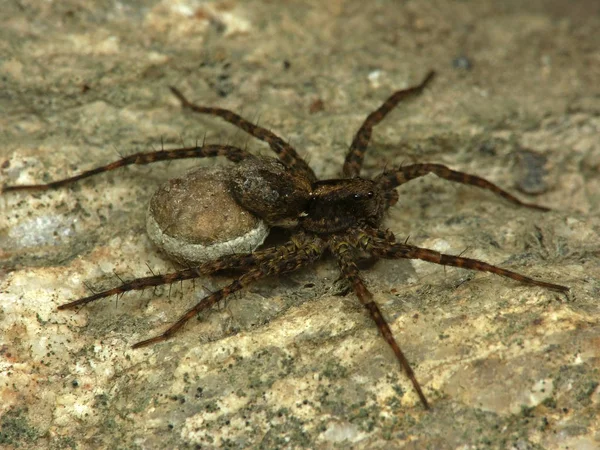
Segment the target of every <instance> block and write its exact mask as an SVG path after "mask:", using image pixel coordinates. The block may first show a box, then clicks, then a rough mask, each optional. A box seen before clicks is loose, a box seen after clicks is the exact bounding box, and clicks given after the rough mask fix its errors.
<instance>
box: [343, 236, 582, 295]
mask: <svg viewBox="0 0 600 450" xmlns="http://www.w3.org/2000/svg"><path fill="white" fill-rule="evenodd" d="M367 231H368V233H369V234H370V235H371V236H370V237H367V236H365V235H364V233H363V234H358V235H357V237H355V239H358V240H359V241H360V243H361V247H362V248H363V249H364V250H366V251H368V252H370V253H371V254H373V255H374V256H378V257H380V258H384V259H399V258H405V259H421V260H423V261H428V262H432V263H434V264H440V265H442V266H453V267H460V268H463V269H469V270H476V271H479V272H490V273H493V274H496V275H500V276H502V277H506V278H510V279H512V280H516V281H520V282H521V283H524V284H530V285H533V286H540V287H543V288H546V289H551V290H553V291H558V292H563V293H566V292H568V291H569V290H570V289H569V288H568V287H567V286H562V285H560V284H554V283H549V282H547V281H541V280H536V279H534V278H530V277H527V276H525V275H523V274H520V273H518V272H513V271H512V270H507V269H503V268H501V267H498V266H494V265H492V264H488V263H486V262H483V261H479V260H478V259H471V258H464V257H461V256H453V255H447V254H444V253H439V252H436V251H435V250H430V249H427V248H422V247H416V246H414V245H410V244H406V243H405V244H402V243H398V242H395V241H391V240H390V239H389V238H386V236H385V234H384V232H382V231H381V230H372V229H371V230H367ZM365 238H366V239H365Z"/></svg>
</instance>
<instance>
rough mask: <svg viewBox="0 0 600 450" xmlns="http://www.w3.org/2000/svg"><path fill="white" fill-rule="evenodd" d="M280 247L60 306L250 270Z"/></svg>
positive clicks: (142, 280) (219, 260) (138, 281)
mask: <svg viewBox="0 0 600 450" xmlns="http://www.w3.org/2000/svg"><path fill="white" fill-rule="evenodd" d="M277 254H278V247H271V248H266V249H264V250H259V251H256V252H254V253H241V254H240V253H238V254H232V255H223V256H221V257H219V258H217V259H216V260H214V261H207V262H205V263H203V264H200V265H199V266H196V267H188V268H186V269H182V270H178V271H176V272H171V273H167V274H164V275H152V276H150V277H141V278H136V279H134V280H131V281H126V282H123V283H122V284H121V285H120V286H116V287H114V288H112V289H108V290H106V291H102V292H94V291H93V290H92V289H89V288H88V289H89V290H90V291H92V295H89V296H87V297H82V298H80V299H77V300H74V301H72V302H69V303H65V304H63V305H60V306H59V307H58V309H59V310H64V309H74V308H77V307H80V306H84V305H87V304H88V303H92V302H94V301H96V300H99V299H101V298H106V297H110V296H113V295H121V294H124V293H125V292H129V291H139V290H144V289H146V288H149V287H155V286H162V285H164V284H173V283H175V282H177V281H184V280H192V279H195V278H198V277H200V276H201V275H210V274H213V273H216V272H220V271H224V270H250V269H253V268H255V267H256V265H257V264H258V263H259V262H260V261H268V260H271V259H273V258H276V257H277Z"/></svg>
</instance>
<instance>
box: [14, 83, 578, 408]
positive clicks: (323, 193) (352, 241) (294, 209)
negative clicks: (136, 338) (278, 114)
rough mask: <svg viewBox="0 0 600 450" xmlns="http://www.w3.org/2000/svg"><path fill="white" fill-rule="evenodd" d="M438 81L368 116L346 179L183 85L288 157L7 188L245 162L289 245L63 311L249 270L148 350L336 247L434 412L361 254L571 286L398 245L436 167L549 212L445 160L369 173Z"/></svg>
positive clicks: (234, 183)
mask: <svg viewBox="0 0 600 450" xmlns="http://www.w3.org/2000/svg"><path fill="white" fill-rule="evenodd" d="M433 77H434V72H433V71H432V72H429V73H428V74H427V76H426V77H425V78H424V80H423V81H422V82H421V83H420V84H419V85H417V86H413V87H411V88H408V89H404V90H400V91H397V92H395V93H393V94H392V95H391V96H390V97H389V98H388V99H387V100H386V101H385V102H384V103H383V104H382V105H381V106H380V107H379V108H378V109H376V110H375V111H373V112H372V113H371V114H369V115H368V116H367V118H366V119H365V121H364V122H363V124H362V126H361V127H360V128H359V130H358V131H357V133H356V135H355V137H354V140H353V141H352V144H351V145H350V149H349V151H348V154H347V155H346V159H345V162H344V166H343V175H344V176H343V178H340V179H330V180H318V179H317V177H316V175H315V174H314V172H313V171H312V169H311V168H310V167H309V166H308V164H307V163H306V162H305V161H304V160H303V159H302V158H301V157H300V156H299V155H298V153H297V152H296V150H294V149H293V148H292V147H291V146H290V145H289V144H288V143H286V142H285V141H283V140H282V139H281V138H279V137H278V136H276V135H275V134H274V133H272V132H271V131H269V130H267V129H265V128H262V127H259V126H257V125H254V124H252V123H250V122H248V121H247V120H245V119H244V118H242V117H240V116H239V115H237V114H235V113H233V112H231V111H228V110H226V109H221V108H211V107H204V106H197V105H195V104H193V103H190V102H189V101H188V100H187V99H186V98H185V97H184V96H183V95H182V94H181V93H180V92H179V91H178V90H177V89H175V88H171V90H172V92H173V94H175V96H176V97H177V98H178V99H179V100H180V102H181V104H182V106H183V108H185V109H188V110H190V111H193V112H197V113H203V114H210V115H213V116H218V117H221V118H223V119H225V120H226V121H228V122H229V123H231V124H233V125H235V126H237V127H239V128H241V129H242V130H244V131H246V132H247V133H249V134H250V135H252V136H254V137H255V138H257V139H260V140H261V141H264V142H266V143H267V144H268V145H269V146H270V147H271V149H272V150H273V151H274V152H275V153H276V154H277V156H278V159H274V158H265V157H257V156H253V155H251V154H250V153H248V152H246V151H245V150H242V149H240V148H237V147H234V146H230V145H201V146H198V145H196V146H194V147H188V148H179V149H174V150H160V151H155V152H151V153H137V154H133V155H130V156H127V157H124V158H122V159H120V160H118V161H115V162H113V163H111V164H108V165H105V166H102V167H97V168H95V169H92V170H88V171H86V172H83V173H81V174H79V175H76V176H73V177H71V178H66V179H63V180H60V181H55V182H52V183H48V184H37V185H22V186H4V188H3V192H9V191H36V190H48V189H53V188H58V187H61V186H65V185H68V184H70V183H73V182H75V181H77V180H80V179H83V178H87V177H90V176H92V175H95V174H98V173H102V172H106V171H110V170H114V169H117V168H119V167H123V166H127V165H131V164H150V163H153V162H156V161H164V160H171V159H182V158H204V157H212V156H224V157H226V158H227V159H229V160H231V161H233V162H234V163H237V165H236V166H234V169H232V172H231V177H230V181H229V190H230V194H231V196H232V197H233V198H234V200H235V201H236V202H237V203H238V204H239V205H240V206H241V207H242V208H244V209H245V210H247V211H250V212H251V213H252V214H254V215H255V216H257V217H259V218H261V219H263V220H264V221H265V222H266V223H267V224H268V225H269V226H271V227H277V226H281V227H286V228H289V229H290V238H289V240H288V241H287V242H286V243H284V244H282V245H279V246H275V247H268V248H259V249H258V250H255V251H254V252H249V253H244V254H228V255H223V256H220V257H218V258H216V259H215V260H212V261H208V262H204V263H200V264H197V265H195V266H193V267H189V268H185V269H182V270H178V271H175V272H173V273H168V274H165V275H153V276H149V277H144V278H137V279H134V280H132V281H128V282H124V283H123V284H121V285H120V286H117V287H115V288H113V289H109V290H106V291H104V292H98V293H94V294H92V295H90V296H88V297H84V298H80V299H78V300H75V301H72V302H69V303H66V304H64V305H61V306H59V308H58V309H60V310H64V309H73V308H76V307H79V306H82V305H86V304H88V303H90V302H93V301H95V300H98V299H100V298H104V297H109V296H112V295H119V294H123V293H124V292H127V291H133V290H142V289H146V288H148V287H152V286H159V285H164V284H169V283H174V282H176V281H182V280H189V279H195V278H198V277H200V276H202V275H207V274H215V273H217V272H222V271H232V270H233V271H238V272H240V273H241V275H240V276H239V277H238V278H236V279H234V280H233V281H232V282H231V283H230V284H228V285H227V286H225V287H223V288H222V289H220V290H218V291H216V292H213V293H212V294H210V295H208V296H206V297H205V298H203V299H202V300H201V301H200V302H199V303H198V304H196V305H195V306H194V307H193V308H191V309H189V310H188V311H187V312H186V313H185V314H184V315H183V316H181V317H180V318H179V319H178V320H177V321H176V322H175V323H174V324H172V325H171V326H170V327H169V328H167V330H166V331H164V332H163V333H162V334H160V335H158V336H156V337H153V338H150V339H146V340H144V341H141V342H138V343H136V344H134V345H133V347H134V348H139V347H144V346H147V345H150V344H154V343H157V342H160V341H164V340H166V339H168V338H170V337H171V336H173V335H174V334H175V333H176V332H177V331H178V330H179V329H180V328H182V327H183V326H184V324H185V323H186V322H187V321H188V320H190V319H191V318H193V317H194V316H196V315H197V314H198V313H199V312H201V311H203V310H205V309H207V308H210V307H211V306H213V305H215V304H216V303H217V302H219V301H221V300H223V299H224V298H225V297H227V296H229V295H230V294H232V293H234V292H236V291H239V290H240V289H243V288H244V287H246V286H248V285H249V284H251V283H254V282H256V281H258V280H260V279H262V278H265V277H267V276H272V275H279V274H282V273H285V272H291V271H293V270H296V269H299V268H301V267H304V266H307V265H309V264H311V263H313V262H315V261H317V260H318V259H319V258H321V257H322V256H323V255H324V254H325V253H329V254H331V255H332V256H333V257H334V258H335V260H336V261H337V263H338V265H339V268H340V271H341V275H342V277H343V278H344V279H346V280H347V281H348V282H349V284H350V286H351V287H352V290H353V291H354V293H355V294H356V296H357V297H358V299H359V300H360V301H361V303H362V304H363V305H364V306H365V308H366V309H367V311H368V312H369V314H370V316H371V318H372V319H373V321H374V322H375V323H376V324H377V327H378V328H379V330H380V332H381V334H382V335H383V337H384V339H385V340H386V342H387V343H388V344H389V346H390V347H391V348H392V350H393V351H394V353H395V355H396V358H397V359H398V361H399V363H400V365H401V366H402V368H403V369H404V371H405V372H406V374H407V376H408V378H409V379H410V381H411V382H412V385H413V386H414V389H415V391H416V392H417V394H418V396H419V399H420V401H421V403H422V404H423V406H424V407H425V408H429V404H428V402H427V399H426V397H425V395H424V394H423V391H422V389H421V386H420V384H419V382H418V381H417V379H416V377H415V374H414V372H413V370H412V369H411V367H410V365H409V363H408V360H407V359H406V357H405V356H404V354H403V353H402V350H400V347H399V345H398V343H397V342H396V340H395V339H394V336H393V334H392V331H391V329H390V327H389V325H388V324H387V322H386V320H385V319H384V318H383V316H382V314H381V311H380V310H379V307H378V306H377V304H376V303H375V302H374V301H373V295H372V294H371V292H370V291H369V290H368V289H367V286H366V285H365V282H364V281H363V278H362V277H361V275H360V269H359V265H358V262H359V261H360V260H363V259H365V258H372V259H398V258H406V259H421V260H424V261H429V262H432V263H435V264H441V265H444V266H455V267H462V268H466V269H471V270H477V271H482V272H491V273H495V274H497V275H501V276H504V277H507V278H512V279H513V280H517V281H520V282H522V283H526V284H530V285H535V286H541V287H544V288H547V289H552V290H555V291H559V292H567V291H568V290H569V288H568V287H566V286H561V285H558V284H553V283H549V282H546V281H540V280H535V279H533V278H529V277H527V276H525V275H522V274H520V273H517V272H513V271H510V270H507V269H502V268H500V267H496V266H493V265H491V264H488V263H485V262H483V261H478V260H476V259H471V258H464V257H460V256H452V255H446V254H442V253H438V252H436V251H433V250H429V249H426V248H420V247H416V246H414V245H410V244H408V243H407V242H403V243H401V242H397V241H396V240H395V238H394V235H393V234H392V233H391V232H389V231H387V230H385V229H383V228H381V226H382V222H383V219H384V216H385V213H386V211H387V210H388V208H389V207H390V206H392V205H394V204H395V203H396V202H397V201H398V193H397V191H396V190H395V188H396V187H398V186H400V185H401V184H404V183H406V182H407V181H410V180H412V179H414V178H418V177H422V176H424V175H427V174H429V173H433V174H435V175H437V176H438V177H440V178H444V179H446V180H450V181H454V182H457V183H462V184H467V185H472V186H476V187H479V188H482V189H486V190H488V191H491V192H493V193H495V194H497V195H499V196H501V197H503V198H504V199H506V200H508V201H509V202H511V203H514V204H516V205H519V206H524V207H527V208H532V209H537V210H540V211H547V210H548V208H545V207H543V206H539V205H535V204H531V203H524V202H522V201H520V200H519V199H517V198H516V197H514V196H513V195H512V194H510V193H508V192H506V191H504V190H503V189H501V188H499V187H498V186H496V185H494V184H493V183H491V182H489V181H487V180H485V179H483V178H480V177H478V176H475V175H469V174H466V173H463V172H457V171H454V170H451V169H449V168H448V167H446V166H443V165H441V164H411V165H406V166H403V167H399V168H394V169H388V170H385V171H384V172H383V173H381V174H380V175H378V176H377V177H375V178H374V179H366V178H362V177H360V176H359V174H360V171H361V167H362V163H363V158H364V155H365V151H366V149H367V146H368V144H369V140H370V137H371V133H372V131H373V127H374V126H375V125H377V124H378V123H379V122H381V120H383V119H384V118H385V116H386V115H387V114H388V113H389V112H390V111H391V110H393V109H394V108H395V107H396V105H397V104H398V103H399V102H400V101H401V100H404V99H406V98H409V97H413V96H416V95H418V94H420V93H421V92H422V91H423V89H424V88H425V87H426V86H427V85H428V84H429V82H430V81H431V80H432V79H433Z"/></svg>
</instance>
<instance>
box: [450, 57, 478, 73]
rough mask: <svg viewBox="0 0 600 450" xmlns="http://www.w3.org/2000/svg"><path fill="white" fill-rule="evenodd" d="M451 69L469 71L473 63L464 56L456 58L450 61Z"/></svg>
mask: <svg viewBox="0 0 600 450" xmlns="http://www.w3.org/2000/svg"><path fill="white" fill-rule="evenodd" d="M452 67H454V68H455V69H460V70H471V69H472V68H473V62H472V61H471V60H470V59H469V58H467V57H466V56H464V55H461V56H458V57H456V58H454V59H453V60H452Z"/></svg>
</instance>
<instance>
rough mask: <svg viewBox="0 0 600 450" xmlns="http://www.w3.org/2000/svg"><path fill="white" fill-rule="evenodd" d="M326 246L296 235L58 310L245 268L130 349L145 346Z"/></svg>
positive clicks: (139, 281) (299, 264) (293, 267)
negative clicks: (261, 249) (222, 271)
mask: <svg viewBox="0 0 600 450" xmlns="http://www.w3.org/2000/svg"><path fill="white" fill-rule="evenodd" d="M325 247H326V245H325V243H324V242H323V241H322V240H321V239H320V238H318V237H316V236H307V235H305V234H299V235H296V236H294V237H293V238H292V240H290V241H288V242H287V243H285V244H283V245H281V246H278V247H274V248H269V249H266V250H264V251H257V252H255V253H253V254H242V255H227V256H225V257H222V258H219V259H218V260H216V261H210V262H207V263H205V264H201V265H200V266H198V267H195V268H189V269H184V270H180V271H177V272H173V273H170V274H165V275H155V276H151V277H144V278H137V279H135V280H132V281H130V282H127V283H123V284H122V285H120V286H117V287H115V288H113V289H109V290H107V291H103V292H98V293H96V294H93V295H90V296H88V297H84V298H81V299H78V300H75V301H72V302H70V303H66V304H64V305H61V306H59V307H58V309H61V310H62V309H73V308H76V307H78V306H83V305H86V304H88V303H91V302H93V301H95V300H98V299H100V298H105V297H110V296H112V295H119V294H123V293H125V292H128V291H134V290H143V289H146V288H148V287H153V286H160V285H164V284H170V283H174V282H176V281H182V280H189V279H195V278H198V277H200V276H201V275H203V274H210V273H214V272H217V271H220V270H229V269H245V270H247V271H246V273H244V274H243V275H241V276H240V277H239V278H237V279H236V280H234V281H233V282H232V283H231V284H229V285H228V286H225V287H224V288H222V289H220V290H218V291H216V292H214V293H212V294H211V295H209V296H207V297H205V298H203V299H202V300H201V301H200V302H198V304H196V305H195V306H194V307H193V308H191V309H189V310H188V311H187V312H186V313H185V314H184V315H183V316H181V317H180V318H179V319H178V320H177V321H176V322H175V323H174V324H173V325H171V326H170V327H169V328H168V329H167V330H166V331H165V332H164V333H162V334H160V335H158V336H155V337H153V338H150V339H146V340H144V341H141V342H138V343H136V344H134V346H133V348H139V347H145V346H147V345H150V344H154V343H156V342H160V341H164V340H166V339H168V338H170V337H171V336H172V335H173V334H175V333H176V332H177V331H178V330H179V329H180V328H181V327H183V326H184V324H185V323H186V322H187V321H188V320H190V319H191V318H192V317H194V316H195V315H196V314H198V313H199V312H200V311H203V310H205V309H207V308H209V307H211V306H213V305H214V304H216V303H217V302H219V301H220V300H223V299H224V298H226V297H227V296H229V295H230V294H232V293H234V292H236V291H239V290H240V289H243V288H245V287H246V286H248V285H249V284H251V283H253V282H255V281H257V280H259V279H261V278H264V277H267V276H270V275H277V274H282V273H286V272H291V271H294V270H297V269H299V268H300V267H303V266H305V265H307V264H310V263H312V262H314V261H316V260H317V259H319V258H320V257H321V255H322V254H323V251H324V249H325Z"/></svg>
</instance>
